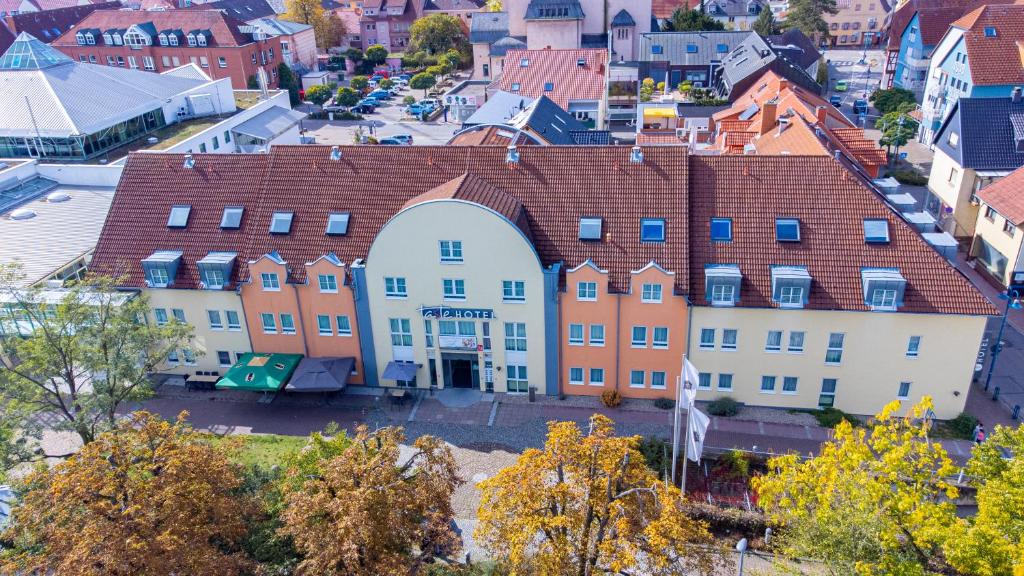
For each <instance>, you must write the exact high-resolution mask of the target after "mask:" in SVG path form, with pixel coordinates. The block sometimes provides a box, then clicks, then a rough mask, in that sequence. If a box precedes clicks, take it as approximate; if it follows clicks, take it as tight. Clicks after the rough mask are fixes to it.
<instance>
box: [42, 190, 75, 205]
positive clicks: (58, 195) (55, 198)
mask: <svg viewBox="0 0 1024 576" xmlns="http://www.w3.org/2000/svg"><path fill="white" fill-rule="evenodd" d="M68 200H71V195H70V194H68V193H67V192H60V191H58V192H50V193H49V194H47V195H46V201H47V202H49V203H50V204H58V203H60V202H67V201H68Z"/></svg>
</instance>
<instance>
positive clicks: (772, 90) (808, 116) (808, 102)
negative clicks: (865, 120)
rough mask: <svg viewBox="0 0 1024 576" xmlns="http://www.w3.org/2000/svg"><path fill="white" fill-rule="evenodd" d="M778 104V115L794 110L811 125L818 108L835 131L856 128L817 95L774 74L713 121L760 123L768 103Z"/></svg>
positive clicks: (815, 117)
mask: <svg viewBox="0 0 1024 576" xmlns="http://www.w3.org/2000/svg"><path fill="white" fill-rule="evenodd" d="M771 100H776V101H777V110H778V111H779V113H780V114H781V113H783V112H787V111H789V110H792V111H793V112H794V113H796V114H799V115H800V116H802V117H803V118H804V120H806V121H808V122H816V121H817V120H818V108H820V107H824V108H825V113H826V115H827V116H826V120H825V123H826V125H828V126H829V127H830V128H832V127H850V128H852V127H853V123H852V122H850V121H849V120H848V119H847V118H846V116H843V114H842V112H840V111H839V110H836V108H835V107H834V106H832V105H831V104H829V103H828V101H826V100H825V99H823V98H822V97H821V96H818V95H817V94H814V93H812V92H810V91H808V90H805V89H804V88H801V87H800V86H797V85H795V84H793V83H792V82H790V81H788V80H786V79H785V78H783V77H781V76H779V75H778V74H776V73H775V72H772V71H771V70H769V71H767V72H765V73H764V74H763V75H762V76H761V79H760V81H759V82H755V83H754V84H753V85H752V86H751V87H750V89H749V90H747V91H746V92H745V93H744V94H742V95H741V96H740V97H739V98H737V99H736V100H735V101H734V102H733V105H732V107H730V108H727V109H725V110H722V111H721V112H718V113H717V114H715V115H714V116H713V117H712V119H713V120H714V121H715V123H718V122H719V121H722V120H731V119H740V118H745V121H753V122H754V123H756V122H757V120H758V118H759V117H760V116H759V115H760V112H759V111H760V109H761V108H763V107H764V105H765V103H766V102H769V101H771ZM754 105H756V106H757V110H758V111H756V112H754V113H753V114H752V115H751V114H750V111H751V110H752V106H754Z"/></svg>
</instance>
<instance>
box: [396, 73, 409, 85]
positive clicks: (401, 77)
mask: <svg viewBox="0 0 1024 576" xmlns="http://www.w3.org/2000/svg"><path fill="white" fill-rule="evenodd" d="M399 80H401V81H402V82H405V83H406V84H408V83H409V80H412V74H399V75H398V76H396V77H395V81H396V82H397V81H399Z"/></svg>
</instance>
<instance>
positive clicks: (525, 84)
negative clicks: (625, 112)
mask: <svg viewBox="0 0 1024 576" xmlns="http://www.w3.org/2000/svg"><path fill="white" fill-rule="evenodd" d="M523 59H528V60H529V65H527V66H520V62H521V61H522V60H523ZM580 59H584V60H586V64H585V65H583V66H579V65H577V62H578V61H579V60H580ZM607 65H608V51H607V50H604V49H588V48H580V49H574V50H509V51H508V53H506V54H505V69H504V71H503V72H502V74H501V77H500V78H498V79H497V80H495V81H494V82H492V83H491V85H490V86H489V89H496V90H504V91H505V92H512V93H514V94H519V95H521V96H529V97H531V98H539V97H541V96H547V97H548V98H550V99H552V100H554V102H555V103H556V104H558V105H559V106H561V107H562V109H564V110H568V108H569V102H573V101H579V100H586V101H593V100H600V99H601V95H602V93H603V91H604V72H605V66H607ZM549 82H550V83H551V84H553V87H552V90H551V91H550V92H548V91H546V90H544V85H545V84H546V83H549ZM513 84H519V90H513V89H512V85H513Z"/></svg>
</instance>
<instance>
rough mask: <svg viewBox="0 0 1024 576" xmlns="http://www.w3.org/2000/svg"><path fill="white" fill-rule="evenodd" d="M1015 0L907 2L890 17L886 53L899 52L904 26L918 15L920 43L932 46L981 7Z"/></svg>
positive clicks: (924, 0) (929, 0) (919, 0)
mask: <svg viewBox="0 0 1024 576" xmlns="http://www.w3.org/2000/svg"><path fill="white" fill-rule="evenodd" d="M1014 1H1015V0H910V1H909V2H907V3H906V4H904V5H903V6H902V7H900V8H899V9H898V10H896V13H895V14H893V17H892V23H891V24H890V26H889V45H888V49H889V50H899V49H900V41H901V39H902V38H903V32H904V31H906V28H907V25H908V24H910V21H911V20H913V19H914V14H918V24H919V26H920V31H921V41H922V42H923V44H924V45H925V46H934V45H936V44H938V43H939V40H941V39H942V36H943V35H944V34H945V33H946V30H948V29H949V25H950V24H952V23H953V21H954V20H956V19H957V18H960V17H961V16H963V15H964V14H966V13H968V12H970V11H971V10H974V9H975V8H977V7H978V6H982V5H984V4H1012V3H1014Z"/></svg>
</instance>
